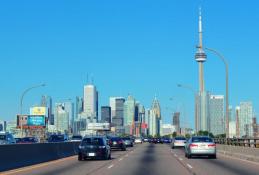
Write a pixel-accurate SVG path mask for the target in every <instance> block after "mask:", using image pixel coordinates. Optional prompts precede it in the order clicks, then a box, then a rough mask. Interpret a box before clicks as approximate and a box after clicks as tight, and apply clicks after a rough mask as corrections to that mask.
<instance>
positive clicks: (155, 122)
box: [149, 97, 162, 136]
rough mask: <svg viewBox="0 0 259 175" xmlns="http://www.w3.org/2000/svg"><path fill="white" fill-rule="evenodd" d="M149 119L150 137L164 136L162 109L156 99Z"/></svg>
mask: <svg viewBox="0 0 259 175" xmlns="http://www.w3.org/2000/svg"><path fill="white" fill-rule="evenodd" d="M149 117H150V119H149V120H150V123H149V124H150V125H149V135H152V136H158V135H162V117H161V108H160V103H159V101H158V99H157V98H156V97H155V99H154V100H153V103H152V106H151V109H150V115H149Z"/></svg>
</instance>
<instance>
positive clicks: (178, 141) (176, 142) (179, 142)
mask: <svg viewBox="0 0 259 175" xmlns="http://www.w3.org/2000/svg"><path fill="white" fill-rule="evenodd" d="M185 144H186V138H185V137H175V138H174V139H173V140H172V143H171V147H172V149H175V148H180V147H182V148H184V147H185Z"/></svg>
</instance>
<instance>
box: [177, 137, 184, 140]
mask: <svg viewBox="0 0 259 175" xmlns="http://www.w3.org/2000/svg"><path fill="white" fill-rule="evenodd" d="M175 140H186V139H185V138H184V137H176V138H175Z"/></svg>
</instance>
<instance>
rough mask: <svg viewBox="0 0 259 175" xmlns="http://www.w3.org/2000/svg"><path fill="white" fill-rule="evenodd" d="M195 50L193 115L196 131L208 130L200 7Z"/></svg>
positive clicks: (205, 56)
mask: <svg viewBox="0 0 259 175" xmlns="http://www.w3.org/2000/svg"><path fill="white" fill-rule="evenodd" d="M197 49H198V50H197V52H196V54H195V60H196V61H197V62H198V64H199V93H198V96H197V97H196V115H195V129H196V132H198V131H201V130H202V131H206V130H208V116H207V110H206V106H207V101H206V95H207V94H206V91H205V85H204V84H205V83H204V69H203V63H204V62H205V61H206V59H207V55H206V54H205V52H204V50H203V45H202V17H201V8H200V9H199V45H198V46H197Z"/></svg>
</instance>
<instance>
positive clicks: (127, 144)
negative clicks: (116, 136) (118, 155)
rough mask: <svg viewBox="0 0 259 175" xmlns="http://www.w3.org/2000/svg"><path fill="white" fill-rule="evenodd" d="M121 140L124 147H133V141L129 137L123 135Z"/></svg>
mask: <svg viewBox="0 0 259 175" xmlns="http://www.w3.org/2000/svg"><path fill="white" fill-rule="evenodd" d="M122 140H123V141H124V143H125V145H126V147H133V141H132V139H131V138H130V137H124V138H122Z"/></svg>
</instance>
